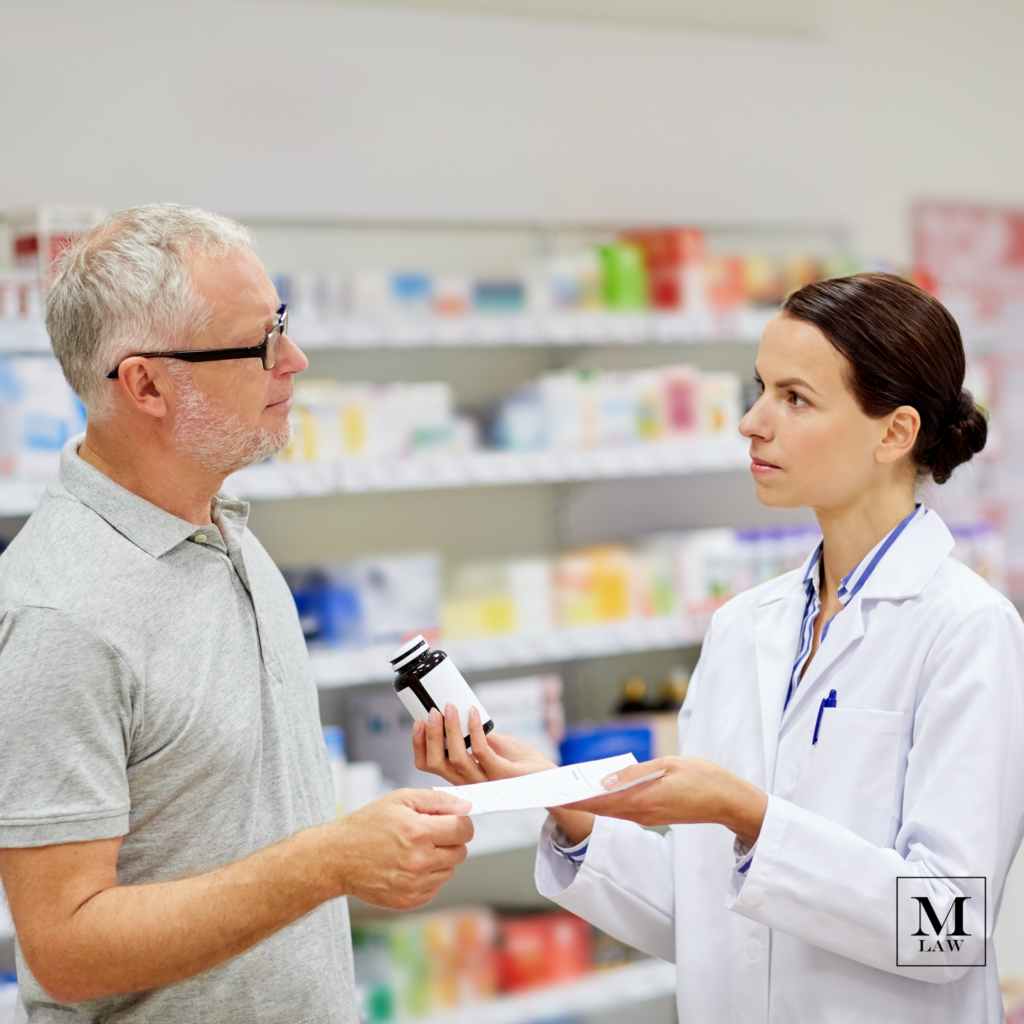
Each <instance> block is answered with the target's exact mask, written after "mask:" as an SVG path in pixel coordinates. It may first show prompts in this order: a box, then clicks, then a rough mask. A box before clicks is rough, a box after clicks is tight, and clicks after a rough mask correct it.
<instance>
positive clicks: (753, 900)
mask: <svg viewBox="0 0 1024 1024" xmlns="http://www.w3.org/2000/svg"><path fill="white" fill-rule="evenodd" d="M743 902H744V903H746V905H747V906H748V907H759V906H761V904H762V903H764V889H762V888H761V886H759V885H748V886H746V887H745V888H744V889H743ZM760 948H761V947H760V946H758V949H760Z"/></svg>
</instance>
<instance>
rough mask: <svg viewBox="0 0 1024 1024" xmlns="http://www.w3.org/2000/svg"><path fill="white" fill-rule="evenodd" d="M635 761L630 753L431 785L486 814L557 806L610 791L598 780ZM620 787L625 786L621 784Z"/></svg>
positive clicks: (475, 811) (476, 811)
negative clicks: (491, 779)
mask: <svg viewBox="0 0 1024 1024" xmlns="http://www.w3.org/2000/svg"><path fill="white" fill-rule="evenodd" d="M631 764H636V758H635V757H634V756H633V755H632V754H619V755H618V756H617V757H606V758H604V759H603V760H601V761H584V762H583V763H582V764H567V765H565V767H563V768H549V769H548V770H547V771H546V772H536V773H535V774H533V775H521V776H519V778H517V779H498V780H497V782H474V783H472V784H471V785H469V786H435V787H434V789H436V790H438V791H439V792H441V793H452V794H453V795H454V796H458V797H462V799H463V800H469V801H470V802H471V803H472V804H473V809H472V810H471V811H470V812H469V813H470V814H471V815H473V814H489V813H491V812H492V811H525V810H527V809H529V808H531V807H561V806H562V804H572V803H575V802H576V801H577V800H588V799H589V798H590V797H592V796H604V795H605V794H606V793H610V792H613V791H612V790H608V789H605V788H604V787H603V786H602V785H601V780H602V779H603V778H604V777H605V776H606V775H610V774H611V773H612V772H617V771H618V770H619V769H620V768H626V767H628V766H629V765H631ZM622 788H623V789H626V788H628V786H623V787H622Z"/></svg>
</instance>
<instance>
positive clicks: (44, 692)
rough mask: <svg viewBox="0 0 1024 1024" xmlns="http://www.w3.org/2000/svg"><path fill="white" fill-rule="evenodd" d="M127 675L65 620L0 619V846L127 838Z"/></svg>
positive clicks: (55, 615)
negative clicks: (117, 837)
mask: <svg viewBox="0 0 1024 1024" xmlns="http://www.w3.org/2000/svg"><path fill="white" fill-rule="evenodd" d="M133 692H134V685H133V678H132V675H131V672H130V671H129V669H128V667H127V666H126V665H125V664H124V662H123V661H122V660H121V658H120V657H119V656H118V654H117V653H116V652H115V651H114V650H113V649H112V648H111V647H110V646H109V644H107V643H106V642H105V641H104V640H103V639H102V638H101V637H99V636H98V635H96V634H95V633H94V632H92V631H91V630H89V629H86V628H85V627H83V626H82V625H81V624H80V623H78V622H77V621H76V620H75V619H74V618H73V617H72V616H70V615H67V614H66V613H64V612H61V611H57V610H55V609H51V608H35V607H24V608H18V609H16V610H14V611H12V612H9V613H8V614H7V615H5V616H4V618H3V620H2V621H0V848H2V847H30V846H48V845H51V844H54V843H73V842H86V841H89V840H94V839H110V838H114V837H116V836H122V835H125V834H126V833H127V832H128V816H129V810H130V803H131V801H130V798H129V792H128V778H127V764H128V752H129V749H130V744H131V731H132V695H133Z"/></svg>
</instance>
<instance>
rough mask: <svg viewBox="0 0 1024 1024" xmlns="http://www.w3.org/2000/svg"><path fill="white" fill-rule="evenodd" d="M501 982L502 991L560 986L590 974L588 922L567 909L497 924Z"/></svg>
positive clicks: (592, 948)
mask: <svg viewBox="0 0 1024 1024" xmlns="http://www.w3.org/2000/svg"><path fill="white" fill-rule="evenodd" d="M498 934H499V939H498V981H499V985H500V987H501V990H502V991H503V992H521V991H523V990H524V989H530V988H538V987H541V986H544V985H557V984H559V983H560V982H565V981H571V980H572V979H573V978H578V977H581V976H582V975H585V974H589V973H590V970H591V968H592V967H593V963H594V943H593V933H592V930H591V927H590V925H589V924H587V922H586V921H582V920H581V919H580V918H578V917H575V916H574V915H573V914H568V913H564V912H559V913H552V914H533V915H530V916H528V917H507V918H503V919H501V920H500V921H499V923H498Z"/></svg>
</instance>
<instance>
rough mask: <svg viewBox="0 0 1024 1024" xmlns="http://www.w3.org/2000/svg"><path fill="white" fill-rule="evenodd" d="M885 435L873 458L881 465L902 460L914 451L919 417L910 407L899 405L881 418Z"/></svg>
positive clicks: (919, 427)
mask: <svg viewBox="0 0 1024 1024" xmlns="http://www.w3.org/2000/svg"><path fill="white" fill-rule="evenodd" d="M882 423H883V426H884V428H885V433H884V434H883V436H882V440H881V442H880V443H879V445H878V448H877V450H876V452H875V458H876V459H877V460H878V461H879V462H882V463H892V462H895V461H896V460H897V459H902V458H903V457H904V456H905V455H909V454H910V453H911V452H912V451H913V450H914V445H915V444H916V443H917V435H918V434H919V433H920V432H921V415H920V413H919V412H918V411H917V410H916V409H915V408H914V407H913V406H911V405H901V406H900V407H899V408H898V409H896V410H895V411H893V412H891V413H889V415H888V416H885V417H883V421H882Z"/></svg>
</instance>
